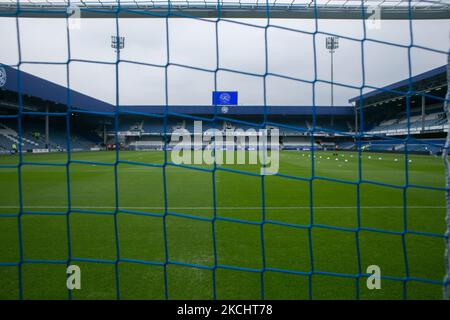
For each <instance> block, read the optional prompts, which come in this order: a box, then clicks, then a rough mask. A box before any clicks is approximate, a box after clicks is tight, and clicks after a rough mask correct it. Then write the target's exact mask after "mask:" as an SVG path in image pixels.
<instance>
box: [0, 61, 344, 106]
mask: <svg viewBox="0 0 450 320" xmlns="http://www.w3.org/2000/svg"><path fill="white" fill-rule="evenodd" d="M0 67H3V68H5V71H6V83H5V84H4V86H3V87H0V92H1V90H9V91H12V92H19V91H20V92H21V93H22V94H24V95H27V96H29V97H33V98H38V99H42V100H45V101H50V102H53V103H58V104H62V105H68V101H69V100H68V99H69V97H70V105H71V106H72V108H77V109H82V110H87V111H90V112H102V113H105V112H107V113H113V112H114V111H115V106H114V105H112V104H109V103H107V102H104V101H101V100H98V99H95V98H93V97H91V96H88V95H85V94H83V93H80V92H78V91H75V90H72V89H69V90H68V89H67V88H66V87H64V86H61V85H58V84H56V83H53V82H50V81H48V80H45V79H42V78H39V77H36V76H34V75H32V74H29V73H27V72H24V71H20V70H18V69H15V68H12V67H9V66H2V65H1V64H0ZM19 85H20V88H19ZM19 89H20V90H19ZM165 108H166V106H165V105H137V106H136V105H134V106H132V105H120V110H121V111H124V112H129V113H136V114H162V113H164V111H165ZM215 108H216V113H217V114H222V115H225V114H230V115H261V114H264V112H265V111H267V113H268V114H272V115H310V114H312V113H313V108H312V106H263V105H260V106H254V105H246V106H230V107H227V108H226V109H224V108H222V107H221V106H216V107H215ZM167 109H168V112H169V113H171V114H198V115H200V114H214V106H211V105H184V106H183V105H170V106H167ZM315 112H316V114H317V115H351V114H353V108H352V107H349V106H340V107H327V106H325V107H317V108H316V109H315Z"/></svg>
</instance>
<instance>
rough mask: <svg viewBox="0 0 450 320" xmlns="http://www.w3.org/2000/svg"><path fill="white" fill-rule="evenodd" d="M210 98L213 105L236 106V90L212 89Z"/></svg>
mask: <svg viewBox="0 0 450 320" xmlns="http://www.w3.org/2000/svg"><path fill="white" fill-rule="evenodd" d="M212 98H213V99H212V100H213V101H212V103H213V105H215V106H236V105H237V104H238V93H237V91H213V96H212Z"/></svg>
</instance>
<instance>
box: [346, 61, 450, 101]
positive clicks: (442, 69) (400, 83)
mask: <svg viewBox="0 0 450 320" xmlns="http://www.w3.org/2000/svg"><path fill="white" fill-rule="evenodd" d="M446 72H447V65H443V66H440V67H437V68H434V69H431V70H428V71H425V72H423V73H420V74H418V75H415V76H413V77H411V82H412V83H416V82H418V81H421V80H424V79H427V78H430V77H432V76H435V75H437V74H441V73H446ZM409 81H410V79H409V78H406V79H404V80H401V81H397V82H394V83H391V84H389V85H387V86H384V87H381V88H378V89H375V90H372V91H370V92H367V93H365V94H362V95H360V96H356V97H353V98H351V99H349V100H348V102H349V103H352V102H356V101H358V100H360V99H366V98H370V97H373V96H375V95H377V94H379V93H383V92H386V91H390V90H395V89H397V88H399V87H402V86H405V85H408V84H409Z"/></svg>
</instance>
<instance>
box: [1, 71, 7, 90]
mask: <svg viewBox="0 0 450 320" xmlns="http://www.w3.org/2000/svg"><path fill="white" fill-rule="evenodd" d="M5 84H6V69H5V68H4V67H2V66H0V88H2V87H4V86H5Z"/></svg>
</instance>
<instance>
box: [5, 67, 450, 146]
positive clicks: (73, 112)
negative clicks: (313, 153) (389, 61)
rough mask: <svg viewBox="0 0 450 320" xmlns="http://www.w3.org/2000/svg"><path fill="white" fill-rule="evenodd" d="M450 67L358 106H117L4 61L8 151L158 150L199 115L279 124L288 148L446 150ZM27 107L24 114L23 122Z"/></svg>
mask: <svg viewBox="0 0 450 320" xmlns="http://www.w3.org/2000/svg"><path fill="white" fill-rule="evenodd" d="M446 68H447V67H446V66H442V67H439V68H436V69H433V70H429V71H427V72H425V73H422V74H419V75H416V76H414V77H411V78H408V79H406V80H403V81H399V82H396V83H393V84H390V85H388V86H385V87H383V88H377V89H376V90H373V91H370V92H367V93H365V94H363V95H361V96H357V97H354V98H351V99H349V103H350V104H351V106H336V107H314V106H254V105H237V106H227V107H224V106H218V105H208V106H205V105H184V106H183V105H168V106H165V105H149V106H147V105H143V106H135V105H120V106H118V107H116V106H114V105H112V104H109V103H106V102H104V101H101V100H98V99H95V98H93V97H90V96H88V95H85V94H82V93H80V92H77V91H75V90H71V89H67V88H66V87H64V86H61V85H58V84H55V83H52V82H50V81H47V80H45V79H42V78H39V77H36V76H34V75H31V74H29V73H26V72H23V71H19V70H17V69H14V68H11V67H8V66H3V67H2V70H3V71H2V73H3V74H4V77H3V79H4V81H2V87H1V88H0V103H1V108H0V152H2V153H8V152H10V151H11V147H12V145H13V144H18V145H19V146H20V148H21V150H22V151H24V152H25V151H26V152H50V151H63V150H67V147H68V145H69V144H70V148H71V150H73V151H79V150H104V149H108V148H114V147H115V145H116V132H117V141H118V143H119V144H120V147H121V148H123V149H128V150H154V149H157V150H158V149H163V148H164V147H168V148H170V147H171V141H170V140H171V133H172V132H173V131H174V130H176V129H180V128H184V129H186V130H188V131H189V132H193V128H194V121H196V120H197V121H202V128H203V130H208V129H211V128H215V129H219V130H222V131H223V132H224V133H227V134H233V132H234V131H235V129H237V128H239V129H243V130H247V129H250V128H266V129H271V128H278V129H279V132H280V145H281V147H282V148H283V149H294V150H309V149H311V148H312V147H314V148H315V149H328V150H334V149H339V150H355V149H356V148H357V145H358V144H360V145H362V147H363V149H364V150H373V151H390V152H392V151H397V152H402V151H403V150H404V149H405V148H408V151H409V152H419V153H440V152H441V151H442V146H443V143H444V137H445V133H446V132H447V131H448V130H447V126H446V123H447V119H446V114H445V113H444V112H443V101H444V99H445V93H446V92H447V79H446ZM19 92H20V93H21V95H19V94H18V93H19ZM19 106H21V108H19ZM68 106H70V114H69V115H70V116H69V117H67V114H68V113H67V112H68ZM19 110H20V111H21V112H22V114H23V116H24V117H22V119H21V120H20V121H19V119H20V117H18V113H19ZM116 115H117V117H116ZM166 115H167V116H166ZM116 118H117V120H118V121H116ZM331 118H333V121H330V120H331ZM19 122H20V123H19ZM20 131H21V134H20V133H19V132H20ZM355 133H357V135H355ZM408 133H409V134H408ZM311 134H313V139H311ZM355 137H357V138H355ZM406 137H408V139H405V138H406ZM20 141H21V142H20ZM197 147H204V146H197ZM238 147H239V146H238ZM241 147H242V148H248V147H251V146H249V145H245V146H241Z"/></svg>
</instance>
